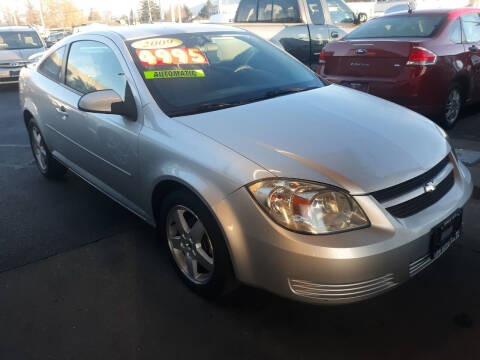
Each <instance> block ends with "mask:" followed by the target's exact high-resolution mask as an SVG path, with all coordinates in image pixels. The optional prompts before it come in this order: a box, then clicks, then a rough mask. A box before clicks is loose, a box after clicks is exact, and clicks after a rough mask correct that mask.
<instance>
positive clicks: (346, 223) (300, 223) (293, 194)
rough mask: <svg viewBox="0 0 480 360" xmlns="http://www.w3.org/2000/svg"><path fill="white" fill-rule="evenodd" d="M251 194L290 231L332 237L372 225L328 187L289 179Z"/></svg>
mask: <svg viewBox="0 0 480 360" xmlns="http://www.w3.org/2000/svg"><path fill="white" fill-rule="evenodd" d="M248 190H249V191H250V193H251V194H252V195H253V197H254V198H255V199H256V200H257V202H258V203H259V204H260V206H261V207H262V208H263V210H264V211H265V212H266V213H267V214H268V215H270V217H271V218H272V219H273V220H274V221H275V222H277V223H278V224H280V225H282V226H284V227H286V228H287V229H289V230H293V231H297V232H301V233H307V234H330V233H335V232H341V231H349V230H353V229H359V228H363V227H367V226H369V225H370V222H369V221H368V218H367V216H366V215H365V213H364V212H363V210H362V209H361V208H360V206H359V205H358V204H357V202H356V201H355V200H354V199H353V198H352V197H351V196H350V195H349V194H348V193H346V192H344V191H342V190H340V189H337V188H334V187H330V186H327V185H322V184H316V183H311V182H306V181H298V180H289V179H269V180H263V181H259V182H257V183H254V184H253V185H250V186H249V187H248Z"/></svg>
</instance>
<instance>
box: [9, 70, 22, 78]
mask: <svg viewBox="0 0 480 360" xmlns="http://www.w3.org/2000/svg"><path fill="white" fill-rule="evenodd" d="M19 76H20V70H12V71H10V77H19Z"/></svg>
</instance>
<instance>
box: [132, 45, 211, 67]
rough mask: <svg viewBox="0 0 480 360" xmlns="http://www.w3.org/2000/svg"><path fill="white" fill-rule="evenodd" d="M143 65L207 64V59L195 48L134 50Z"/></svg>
mask: <svg viewBox="0 0 480 360" xmlns="http://www.w3.org/2000/svg"><path fill="white" fill-rule="evenodd" d="M136 53H137V56H138V58H139V59H140V62H141V63H142V65H143V66H156V65H196V64H208V60H207V58H206V57H205V55H203V53H202V52H201V51H200V49H196V48H192V49H189V48H174V49H157V50H154V49H144V50H136Z"/></svg>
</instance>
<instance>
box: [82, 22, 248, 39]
mask: <svg viewBox="0 0 480 360" xmlns="http://www.w3.org/2000/svg"><path fill="white" fill-rule="evenodd" d="M224 31H236V32H239V31H244V30H241V29H239V28H236V27H233V26H225V25H215V24H178V23H157V24H142V25H135V26H111V27H101V28H98V29H92V30H91V31H89V32H90V33H92V32H94V33H112V32H113V33H116V34H118V35H120V36H121V37H123V38H124V39H125V40H133V39H139V38H145V37H151V36H162V35H172V34H180V33H198V32H224ZM85 33H86V32H85ZM85 33H82V34H85Z"/></svg>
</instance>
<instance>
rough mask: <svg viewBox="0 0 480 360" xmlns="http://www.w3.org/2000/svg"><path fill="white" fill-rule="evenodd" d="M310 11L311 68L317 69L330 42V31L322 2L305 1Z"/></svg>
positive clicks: (317, 0) (319, 0) (318, 0)
mask: <svg viewBox="0 0 480 360" xmlns="http://www.w3.org/2000/svg"><path fill="white" fill-rule="evenodd" d="M304 6H305V7H306V8H307V9H308V16H309V17H310V21H308V29H309V31H310V66H311V67H312V68H313V69H316V67H317V65H318V58H319V56H320V53H321V52H322V49H323V47H324V46H325V45H327V43H328V42H329V40H330V29H329V26H328V25H327V24H326V22H325V15H324V14H325V7H324V3H323V1H322V0H305V2H304Z"/></svg>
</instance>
